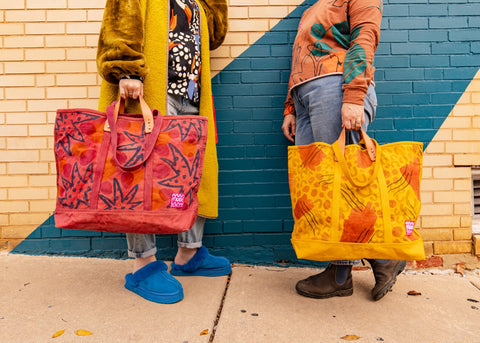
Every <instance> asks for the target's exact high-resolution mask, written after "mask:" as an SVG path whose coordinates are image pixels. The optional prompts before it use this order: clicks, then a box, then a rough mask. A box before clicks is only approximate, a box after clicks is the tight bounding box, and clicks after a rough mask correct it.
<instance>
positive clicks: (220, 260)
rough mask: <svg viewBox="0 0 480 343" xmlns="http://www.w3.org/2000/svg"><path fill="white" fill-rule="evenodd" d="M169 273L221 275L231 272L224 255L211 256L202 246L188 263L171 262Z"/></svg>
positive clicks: (178, 274)
mask: <svg viewBox="0 0 480 343" xmlns="http://www.w3.org/2000/svg"><path fill="white" fill-rule="evenodd" d="M171 267H172V269H171V270H170V274H172V275H175V276H193V275H196V276H222V275H227V274H230V273H231V272H232V267H231V266H230V261H229V260H227V259H226V258H225V257H219V256H213V255H210V254H209V253H208V250H207V248H205V247H204V246H202V247H201V248H199V249H198V250H197V252H196V253H195V255H193V257H192V258H191V259H190V261H188V263H186V264H183V265H180V264H175V263H173V262H172V265H171Z"/></svg>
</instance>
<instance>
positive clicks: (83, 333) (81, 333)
mask: <svg viewBox="0 0 480 343" xmlns="http://www.w3.org/2000/svg"><path fill="white" fill-rule="evenodd" d="M75 335H77V336H90V335H93V333H91V332H90V331H88V330H77V331H75Z"/></svg>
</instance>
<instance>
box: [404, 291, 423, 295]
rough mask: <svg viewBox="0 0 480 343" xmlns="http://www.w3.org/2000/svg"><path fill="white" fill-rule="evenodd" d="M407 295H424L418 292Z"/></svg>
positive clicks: (410, 292)
mask: <svg viewBox="0 0 480 343" xmlns="http://www.w3.org/2000/svg"><path fill="white" fill-rule="evenodd" d="M407 294H408V295H422V293H420V292H417V291H409V292H408V293H407Z"/></svg>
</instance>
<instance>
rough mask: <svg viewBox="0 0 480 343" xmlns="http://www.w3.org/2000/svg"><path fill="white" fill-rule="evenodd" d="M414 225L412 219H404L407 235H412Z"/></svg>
mask: <svg viewBox="0 0 480 343" xmlns="http://www.w3.org/2000/svg"><path fill="white" fill-rule="evenodd" d="M414 227H415V222H414V221H413V220H405V230H406V231H407V236H411V235H412V232H413V228H414Z"/></svg>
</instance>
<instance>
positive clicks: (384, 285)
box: [367, 260, 407, 301]
mask: <svg viewBox="0 0 480 343" xmlns="http://www.w3.org/2000/svg"><path fill="white" fill-rule="evenodd" d="M367 261H368V262H369V263H370V265H371V266H372V270H373V275H374V276H375V287H374V288H373V289H372V297H373V299H374V300H375V301H377V300H380V299H382V298H383V297H384V296H385V295H386V294H387V293H388V292H389V291H391V290H392V287H393V285H394V284H395V281H397V275H399V274H400V273H401V272H402V271H403V270H404V269H405V267H406V265H407V262H406V261H397V260H388V261H387V262H385V263H380V262H378V261H375V260H367Z"/></svg>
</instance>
